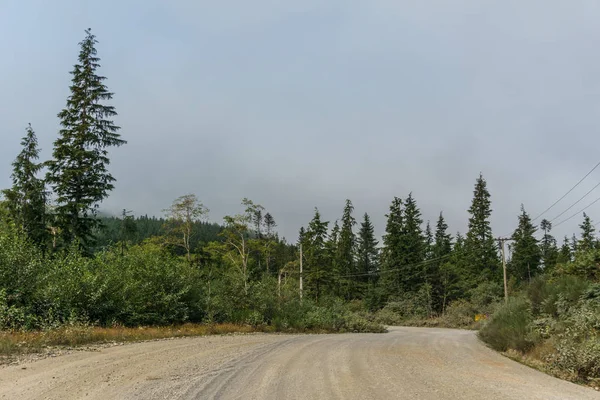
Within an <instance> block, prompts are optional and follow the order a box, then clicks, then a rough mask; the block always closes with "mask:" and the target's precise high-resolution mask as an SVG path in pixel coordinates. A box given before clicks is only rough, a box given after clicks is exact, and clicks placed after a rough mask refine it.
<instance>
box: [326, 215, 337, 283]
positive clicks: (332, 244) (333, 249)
mask: <svg viewBox="0 0 600 400" xmlns="http://www.w3.org/2000/svg"><path fill="white" fill-rule="evenodd" d="M339 240H340V224H339V223H338V221H337V220H335V222H334V223H333V228H331V233H329V237H328V239H327V243H325V248H326V251H327V259H328V264H329V265H330V266H331V270H332V271H333V273H334V275H335V277H334V280H335V281H336V282H337V281H338V280H339V275H340V274H339V268H338V267H337V255H338V242H339Z"/></svg>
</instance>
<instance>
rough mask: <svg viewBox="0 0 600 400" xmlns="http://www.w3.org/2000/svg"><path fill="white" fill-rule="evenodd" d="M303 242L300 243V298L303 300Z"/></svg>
mask: <svg viewBox="0 0 600 400" xmlns="http://www.w3.org/2000/svg"><path fill="white" fill-rule="evenodd" d="M302 284H303V282H302V243H300V300H302V290H303V287H302Z"/></svg>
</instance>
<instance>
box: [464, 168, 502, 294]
mask: <svg viewBox="0 0 600 400" xmlns="http://www.w3.org/2000/svg"><path fill="white" fill-rule="evenodd" d="M469 214H470V217H469V230H468V232H467V237H466V238H465V244H464V247H465V259H466V261H467V263H468V265H469V266H470V269H471V273H470V274H469V275H470V276H468V279H469V280H470V281H471V283H472V284H477V283H480V282H482V281H486V280H496V279H500V278H501V276H502V273H501V270H500V260H499V258H498V252H497V245H496V242H495V240H494V237H493V235H492V227H491V225H490V216H491V215H492V209H491V201H490V193H489V191H488V189H487V182H486V181H485V179H483V176H482V175H481V174H480V175H479V177H478V178H477V182H476V183H475V190H474V191H473V202H472V204H471V207H470V208H469Z"/></svg>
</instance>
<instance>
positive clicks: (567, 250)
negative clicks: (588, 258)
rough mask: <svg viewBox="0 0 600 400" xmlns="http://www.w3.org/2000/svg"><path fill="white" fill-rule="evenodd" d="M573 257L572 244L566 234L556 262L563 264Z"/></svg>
mask: <svg viewBox="0 0 600 400" xmlns="http://www.w3.org/2000/svg"><path fill="white" fill-rule="evenodd" d="M572 259H573V252H572V250H571V244H570V243H569V239H568V238H567V237H566V236H565V238H564V239H563V244H562V246H561V247H560V251H559V252H558V256H557V259H556V263H557V264H561V265H563V264H566V263H568V262H570V261H571V260H572Z"/></svg>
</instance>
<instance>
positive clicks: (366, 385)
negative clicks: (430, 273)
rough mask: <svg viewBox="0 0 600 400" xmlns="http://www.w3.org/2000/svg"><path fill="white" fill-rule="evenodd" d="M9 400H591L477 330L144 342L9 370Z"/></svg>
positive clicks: (5, 375)
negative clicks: (507, 354) (501, 350)
mask: <svg viewBox="0 0 600 400" xmlns="http://www.w3.org/2000/svg"><path fill="white" fill-rule="evenodd" d="M0 398H2V399H11V400H13V399H15V400H16V399H144V400H149V399H245V400H246V399H261V400H263V399H267V400H268V399H311V400H312V399H344V400H346V399H419V400H446V399H450V400H461V399H465V400H466V399H473V400H475V399H476V400H482V399H484V400H501V399H502V400H513V399H514V400H538V399H539V400H568V399H573V400H588V399H589V400H592V399H596V400H598V399H600V393H598V392H596V391H594V390H592V389H588V388H585V387H580V386H577V385H574V384H572V383H568V382H564V381H561V380H558V379H555V378H552V377H550V376H547V375H545V374H543V373H541V372H538V371H535V370H533V369H530V368H528V367H525V366H523V365H521V364H518V363H516V362H514V361H511V360H509V359H507V358H504V357H502V356H500V355H499V354H497V353H495V352H494V351H492V350H490V349H488V348H487V347H485V346H484V345H482V344H481V343H480V342H479V341H478V340H477V338H476V336H475V334H474V332H469V331H460V330H449V329H426V328H391V329H390V332H389V333H386V334H343V335H266V334H257V335H233V336H209V337H199V338H186V339H176V340H164V341H153V342H144V343H137V344H131V345H124V346H115V347H110V348H105V349H101V350H98V351H76V352H73V353H71V354H67V355H63V356H58V357H53V358H46V359H42V360H38V361H30V362H25V363H22V364H19V365H11V366H4V367H0Z"/></svg>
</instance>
